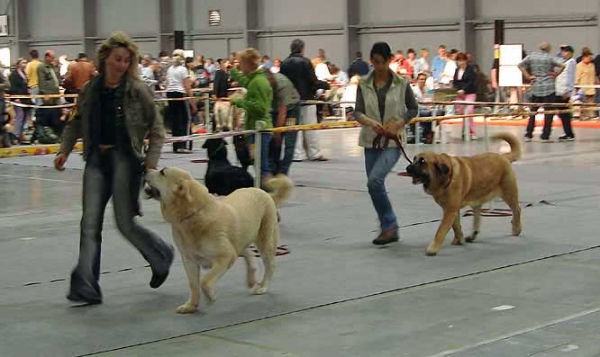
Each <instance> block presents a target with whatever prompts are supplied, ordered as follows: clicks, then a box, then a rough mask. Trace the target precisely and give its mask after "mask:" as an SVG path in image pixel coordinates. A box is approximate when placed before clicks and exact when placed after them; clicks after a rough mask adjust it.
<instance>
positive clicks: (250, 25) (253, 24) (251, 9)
mask: <svg viewBox="0 0 600 357" xmlns="http://www.w3.org/2000/svg"><path fill="white" fill-rule="evenodd" d="M245 11H246V25H245V26H244V40H245V42H246V47H254V48H256V49H258V50H259V51H260V49H259V48H258V36H257V35H258V34H257V33H256V32H255V31H250V30H255V29H257V28H258V27H259V26H258V11H259V9H258V1H257V0H246V9H245Z"/></svg>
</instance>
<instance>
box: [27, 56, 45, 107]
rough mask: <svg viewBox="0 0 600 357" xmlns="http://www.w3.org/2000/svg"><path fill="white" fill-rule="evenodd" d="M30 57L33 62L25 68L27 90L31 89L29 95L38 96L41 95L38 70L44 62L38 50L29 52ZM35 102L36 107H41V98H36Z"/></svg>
mask: <svg viewBox="0 0 600 357" xmlns="http://www.w3.org/2000/svg"><path fill="white" fill-rule="evenodd" d="M29 56H30V57H31V60H30V61H29V62H28V63H27V67H25V76H26V77H27V88H29V93H31V94H32V95H37V94H40V88H39V84H38V75H37V69H38V67H39V65H40V64H41V63H42V62H41V61H40V59H39V57H40V55H39V53H38V51H37V50H31V51H29ZM33 102H34V103H35V104H36V105H41V103H42V100H41V99H40V98H35V99H34V100H33Z"/></svg>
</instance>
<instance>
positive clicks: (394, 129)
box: [386, 119, 406, 135]
mask: <svg viewBox="0 0 600 357" xmlns="http://www.w3.org/2000/svg"><path fill="white" fill-rule="evenodd" d="M405 125H406V122H405V121H404V119H394V120H393V121H392V122H390V123H389V124H387V125H386V129H387V131H388V132H389V133H391V134H393V135H397V134H398V132H399V131H400V130H402V129H404V126H405Z"/></svg>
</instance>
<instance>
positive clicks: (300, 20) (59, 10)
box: [0, 0, 600, 71]
mask: <svg viewBox="0 0 600 357" xmlns="http://www.w3.org/2000/svg"><path fill="white" fill-rule="evenodd" d="M14 1H19V0H14ZM27 1H29V6H28V7H27V8H28V17H29V20H30V32H31V39H32V42H31V43H30V44H29V45H30V46H29V47H30V48H37V49H38V50H40V51H43V50H45V49H49V48H52V49H55V50H57V52H59V53H67V54H68V55H69V56H75V55H76V54H77V53H78V52H81V51H82V50H83V44H82V43H81V41H82V40H83V35H84V33H83V32H84V31H83V28H84V24H83V1H84V0H27ZM172 1H173V5H174V9H173V26H174V28H175V30H184V31H187V34H188V35H190V31H191V33H194V32H196V33H197V35H195V36H193V38H194V40H193V43H192V44H191V47H192V48H193V49H194V50H196V52H198V53H202V54H204V55H205V56H208V57H213V58H219V57H225V56H228V55H229V53H230V52H231V51H238V50H241V49H243V48H244V47H245V40H244V30H245V28H246V0H172ZM188 1H191V8H192V11H191V12H189V13H188V7H187V2H188ZM253 1H254V2H255V3H256V10H257V13H258V24H257V25H256V27H257V28H260V29H267V30H270V32H267V33H262V34H259V39H258V44H259V50H260V51H261V52H262V53H264V54H268V55H270V56H271V57H281V58H285V57H287V56H288V54H289V45H290V43H291V41H292V40H293V39H295V38H302V39H303V40H304V41H305V42H306V44H307V46H306V56H307V57H313V56H314V55H315V54H316V52H317V49H318V48H324V49H325V50H326V52H327V57H328V58H329V59H330V60H331V61H333V62H334V63H337V64H339V65H341V66H343V67H344V66H346V64H347V63H348V62H349V60H351V58H347V49H346V43H345V41H346V37H345V36H344V35H342V32H341V30H337V32H332V31H336V30H333V28H335V27H339V28H341V27H342V26H343V23H344V18H343V16H344V11H345V10H344V9H345V6H346V3H347V1H348V0H327V1H326V2H325V1H324V0H305V1H298V0H253ZM9 2H10V0H0V9H4V8H6V6H7V5H8V4H9ZM97 2H98V10H97V12H96V17H97V23H98V33H97V34H98V36H102V37H105V36H108V35H109V34H110V33H111V32H113V31H115V30H123V31H125V32H128V33H129V34H130V35H132V36H134V38H136V39H137V41H138V45H139V46H140V49H141V52H143V53H151V54H157V53H158V51H159V50H161V48H159V45H158V43H157V39H156V38H154V36H158V34H159V15H160V14H159V0H97ZM461 4H462V0H360V1H359V8H360V19H359V22H360V23H361V24H375V25H376V24H395V25H401V24H408V25H409V26H408V27H407V28H402V29H401V30H402V31H405V32H402V33H400V32H398V31H399V29H387V30H383V29H380V30H378V31H380V32H383V33H372V32H369V31H365V32H364V34H361V35H360V36H359V47H360V49H361V50H362V51H363V53H364V54H365V56H367V55H368V52H369V50H370V48H371V46H372V44H373V43H374V42H377V41H386V42H388V43H389V44H390V45H391V46H392V47H393V49H394V50H396V49H402V50H407V49H408V48H410V47H412V48H414V49H415V50H418V49H420V48H421V47H429V48H430V49H431V50H432V52H434V51H435V49H436V48H437V46H438V45H439V44H441V43H444V44H446V45H447V46H448V47H449V48H453V47H456V48H459V46H460V44H461V42H462V41H461V33H460V32H459V31H458V26H454V27H453V28H454V30H448V31H441V32H440V31H438V32H426V31H425V30H431V27H429V28H428V27H427V25H431V24H432V23H435V22H450V23H452V22H454V23H458V22H460V17H461V14H462V9H461V8H460V5H461ZM598 6H599V0H574V1H565V0H502V1H497V0H475V9H474V12H475V14H476V16H477V17H478V18H480V19H486V20H488V21H491V20H494V19H501V18H504V19H505V20H506V21H507V24H506V28H507V29H506V35H505V40H506V42H516V43H524V44H525V47H526V49H527V50H528V51H531V50H532V49H534V48H535V47H536V46H537V44H538V43H540V42H542V41H550V42H551V43H552V44H553V45H554V46H555V47H556V46H557V45H558V44H560V43H569V44H571V45H573V46H574V47H575V48H576V50H577V51H578V52H579V51H580V49H581V47H582V46H584V45H589V46H590V47H591V49H592V51H594V52H600V46H599V45H600V36H599V35H600V31H599V28H598V26H597V25H596V21H595V20H594V21H592V22H591V23H589V24H588V25H587V26H585V24H584V23H564V22H561V23H558V24H556V23H555V25H556V26H559V27H554V28H529V29H515V28H511V27H514V26H524V24H523V23H518V24H514V23H512V24H511V23H510V22H511V21H515V20H517V21H519V20H528V21H531V20H532V19H536V18H540V17H542V19H541V20H540V22H539V23H538V24H535V23H534V24H531V23H530V24H529V26H532V25H533V26H538V27H544V26H548V25H549V24H551V23H552V21H550V22H549V20H548V18H555V19H563V20H564V19H565V18H568V17H569V16H571V17H573V16H574V15H588V16H590V17H591V16H598V13H599V11H600V9H599V8H598ZM211 9H219V10H220V11H221V17H222V24H221V26H219V27H210V26H209V25H208V10H211ZM9 15H10V16H12V9H9ZM189 15H191V16H189ZM544 17H545V18H546V19H545V20H544V19H543V18H544ZM188 19H189V20H190V22H189V23H188ZM11 21H14V18H12V17H11V18H10V19H9V22H11ZM544 21H545V22H544ZM574 25H577V26H580V27H573V26H574ZM569 26H570V27H569ZM11 27H12V26H11ZM322 28H328V29H330V31H329V32H322V31H317V30H315V29H322ZM477 28H478V30H477V31H476V36H475V44H476V49H477V52H476V58H477V59H478V62H479V63H480V65H481V67H482V69H483V70H485V71H489V68H490V64H491V61H492V55H493V48H492V46H493V30H492V29H491V27H490V26H489V25H487V27H486V26H485V25H479V26H478V27H477ZM311 29H312V30H311ZM286 30H287V31H292V30H294V31H296V32H285V31H286ZM394 31H396V32H394ZM406 31H409V32H406ZM223 32H229V33H230V34H228V35H226V34H219V33H223ZM138 35H144V36H145V37H143V38H140V37H136V36H138ZM148 36H150V37H148ZM267 36H276V37H267ZM78 41H79V42H78ZM0 46H10V47H11V49H12V53H15V56H16V54H17V51H16V49H17V48H21V50H22V51H23V50H24V49H26V48H27V46H17V43H15V42H14V41H13V39H12V38H10V37H8V38H0ZM166 49H167V48H166ZM459 49H460V48H459ZM167 50H168V49H167ZM23 54H24V53H22V55H23ZM15 58H16V57H15ZM15 58H13V60H14V59H15Z"/></svg>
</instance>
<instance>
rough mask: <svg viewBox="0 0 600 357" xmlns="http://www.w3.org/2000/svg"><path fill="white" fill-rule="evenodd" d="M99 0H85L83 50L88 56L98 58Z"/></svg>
mask: <svg viewBox="0 0 600 357" xmlns="http://www.w3.org/2000/svg"><path fill="white" fill-rule="evenodd" d="M97 10H98V0H83V52H85V53H86V54H87V55H88V58H96V47H97V45H96V38H97V37H98V35H99V34H98V19H97V18H96V12H97Z"/></svg>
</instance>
